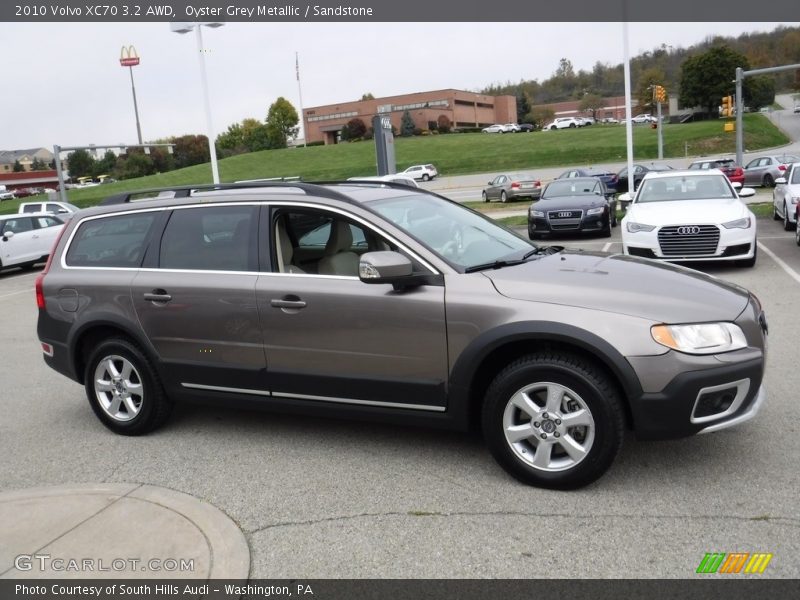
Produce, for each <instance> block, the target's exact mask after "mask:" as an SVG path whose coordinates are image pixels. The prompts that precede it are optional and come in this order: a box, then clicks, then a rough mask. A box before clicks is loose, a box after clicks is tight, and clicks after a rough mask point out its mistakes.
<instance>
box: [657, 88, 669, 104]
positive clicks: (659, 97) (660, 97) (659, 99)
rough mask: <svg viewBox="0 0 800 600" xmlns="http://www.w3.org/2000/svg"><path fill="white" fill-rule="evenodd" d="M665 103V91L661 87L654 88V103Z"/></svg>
mask: <svg viewBox="0 0 800 600" xmlns="http://www.w3.org/2000/svg"><path fill="white" fill-rule="evenodd" d="M666 101H667V90H666V88H665V87H664V86H663V85H657V86H656V102H666Z"/></svg>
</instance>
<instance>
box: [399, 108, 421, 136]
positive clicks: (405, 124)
mask: <svg viewBox="0 0 800 600" xmlns="http://www.w3.org/2000/svg"><path fill="white" fill-rule="evenodd" d="M416 128H417V126H416V125H414V119H412V118H411V113H410V112H408V111H405V112H404V113H403V116H402V117H401V118H400V135H401V136H403V137H409V136H412V135H414V130H415V129H416Z"/></svg>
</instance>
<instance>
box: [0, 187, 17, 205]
mask: <svg viewBox="0 0 800 600" xmlns="http://www.w3.org/2000/svg"><path fill="white" fill-rule="evenodd" d="M14 198H16V196H15V195H14V192H13V191H12V190H8V189H6V187H5V186H3V187H0V202H2V201H3V200H13V199H14Z"/></svg>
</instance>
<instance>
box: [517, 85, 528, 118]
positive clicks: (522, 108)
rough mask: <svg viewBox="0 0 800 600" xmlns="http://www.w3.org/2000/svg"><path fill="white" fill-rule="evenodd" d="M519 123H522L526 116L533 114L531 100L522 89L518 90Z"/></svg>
mask: <svg viewBox="0 0 800 600" xmlns="http://www.w3.org/2000/svg"><path fill="white" fill-rule="evenodd" d="M516 96H517V123H522V122H523V121H524V120H525V116H526V115H527V114H528V113H529V112H531V98H530V96H529V95H528V93H527V92H526V91H524V90H522V89H519V90H517V94H516Z"/></svg>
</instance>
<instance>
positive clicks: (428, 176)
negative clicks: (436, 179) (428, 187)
mask: <svg viewBox="0 0 800 600" xmlns="http://www.w3.org/2000/svg"><path fill="white" fill-rule="evenodd" d="M430 180H431V176H430V175H428V174H427V173H423V174H422V181H430Z"/></svg>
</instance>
